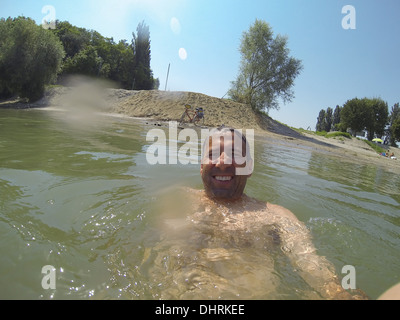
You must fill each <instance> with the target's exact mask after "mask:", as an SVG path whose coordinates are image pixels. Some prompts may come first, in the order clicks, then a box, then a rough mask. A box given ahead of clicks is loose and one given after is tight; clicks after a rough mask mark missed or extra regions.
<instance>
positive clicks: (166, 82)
mask: <svg viewBox="0 0 400 320" xmlns="http://www.w3.org/2000/svg"><path fill="white" fill-rule="evenodd" d="M170 66H171V64H170V63H169V64H168V71H167V81H165V90H164V91H167V84H168V77H169V67H170Z"/></svg>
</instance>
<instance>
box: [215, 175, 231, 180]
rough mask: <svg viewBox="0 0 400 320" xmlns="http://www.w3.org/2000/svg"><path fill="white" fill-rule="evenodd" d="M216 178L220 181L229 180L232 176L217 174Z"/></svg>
mask: <svg viewBox="0 0 400 320" xmlns="http://www.w3.org/2000/svg"><path fill="white" fill-rule="evenodd" d="M215 179H217V180H219V181H229V180H232V177H231V176H215Z"/></svg>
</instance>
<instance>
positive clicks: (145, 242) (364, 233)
mask: <svg viewBox="0 0 400 320" xmlns="http://www.w3.org/2000/svg"><path fill="white" fill-rule="evenodd" d="M152 128H154V126H153V125H151V124H146V123H145V122H144V121H140V120H134V119H123V118H116V117H109V116H101V117H100V116H98V117H87V115H86V116H83V115H82V117H78V118H73V117H70V116H69V115H67V114H65V113H64V112H61V111H49V110H46V111H45V110H0V239H1V241H0V257H1V258H0V298H1V299H158V298H160V297H162V293H163V292H164V291H168V290H170V289H174V287H176V286H179V284H177V283H175V282H173V281H172V280H171V279H168V278H163V277H161V276H157V275H162V272H164V271H165V270H167V266H169V267H170V266H171V264H172V263H173V262H171V261H172V258H171V256H170V255H169V253H170V252H171V250H175V251H176V250H179V248H178V249H177V248H175V247H172V246H169V245H168V243H167V242H163V237H160V233H159V232H158V225H159V221H160V219H161V217H162V213H160V211H159V208H157V206H155V204H156V203H157V199H158V198H157V192H158V191H159V190H163V189H164V188H166V187H170V186H171V185H175V184H178V183H180V184H183V185H185V186H189V187H193V188H197V189H200V188H201V187H202V184H201V180H200V176H199V165H182V164H178V165H161V166H151V165H149V164H148V163H147V161H146V150H147V147H148V146H149V142H146V138H145V137H146V133H147V132H148V130H150V129H152ZM399 189H400V175H399V174H398V173H393V172H389V171H386V170H385V169H384V168H381V167H376V166H375V165H362V164H356V163H350V162H342V161H340V160H339V158H336V157H333V156H331V155H329V154H327V153H321V152H316V151H314V150H313V148H305V147H303V148H299V147H296V145H291V144H289V143H282V142H280V141H274V140H265V139H264V138H260V137H256V141H255V172H254V173H253V176H252V177H251V178H250V179H249V181H248V185H247V187H246V193H247V194H248V195H249V196H252V197H255V198H258V199H260V200H264V201H269V202H272V203H276V204H279V205H282V206H284V207H286V208H288V209H290V210H291V211H292V212H294V213H295V214H296V216H297V217H298V218H299V219H300V220H301V221H303V222H304V223H305V224H306V226H307V227H308V228H309V230H310V232H311V233H312V235H313V239H314V244H315V246H316V247H317V249H318V252H319V254H321V255H324V256H326V257H327V258H328V259H329V260H330V261H331V262H332V263H333V264H334V265H335V267H336V269H337V273H338V274H339V275H341V269H342V267H343V266H344V265H353V266H354V267H355V269H356V284H357V288H360V289H362V290H364V291H365V292H366V293H367V294H368V295H369V296H370V297H371V298H376V297H378V296H379V295H380V294H381V293H382V292H383V291H384V290H386V289H387V288H389V287H390V286H391V285H393V284H395V283H397V282H400V264H399V263H398V261H399V256H400V255H399V250H398V248H400V210H399V209H400V195H399V194H400V192H399V191H400V190H399ZM177 256H179V254H177ZM256 263H262V260H259V261H258V260H257V261H256V260H254V261H253V260H249V261H248V262H246V261H244V262H243V261H242V263H241V264H240V267H241V268H244V269H246V268H256V266H257V265H256ZM46 265H52V266H54V267H55V269H56V272H55V278H56V289H51V288H50V289H47V290H46V289H44V288H43V287H42V279H43V277H44V274H42V273H41V270H42V267H43V266H46ZM157 267H158V269H157ZM154 270H155V271H154ZM215 271H216V272H217V271H220V272H221V270H215ZM225 271H226V272H225V273H226V274H227V277H229V272H230V271H232V270H230V269H229V267H228V270H225ZM228 271H229V272H228ZM285 272H287V274H286V273H285ZM276 273H277V274H278V275H279V277H280V278H281V279H286V280H285V281H283V282H284V284H285V286H286V287H285V288H284V289H282V290H281V294H280V295H276V296H275V298H289V299H291V298H296V299H297V298H300V299H301V298H305V297H304V296H302V295H301V293H298V292H295V291H296V290H295V289H294V288H296V287H301V286H302V284H301V283H300V280H298V279H296V278H295V277H293V275H292V273H291V272H290V271H285V267H282V268H281V269H280V270H278V271H276ZM289 278H290V281H289V280H287V279H289ZM297 282H298V283H297ZM260 283H262V281H261V282H260ZM291 286H293V288H291ZM243 287H244V288H243V290H245V289H246V288H245V287H246V284H243ZM292 291H293V292H292ZM266 297H268V298H274V296H273V295H272V296H271V295H270V296H266Z"/></svg>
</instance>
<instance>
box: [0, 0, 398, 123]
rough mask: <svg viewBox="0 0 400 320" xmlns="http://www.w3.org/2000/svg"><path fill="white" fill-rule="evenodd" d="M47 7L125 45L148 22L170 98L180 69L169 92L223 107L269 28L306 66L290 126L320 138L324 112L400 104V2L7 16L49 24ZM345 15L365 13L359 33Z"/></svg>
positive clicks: (9, 1)
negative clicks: (246, 41) (244, 47)
mask: <svg viewBox="0 0 400 320" xmlns="http://www.w3.org/2000/svg"><path fill="white" fill-rule="evenodd" d="M45 5H51V6H53V7H54V9H55V16H56V19H59V20H62V21H63V20H67V21H69V22H70V23H72V24H73V25H76V26H79V27H84V28H87V29H93V30H96V31H98V32H100V33H101V34H102V35H104V36H107V37H113V38H114V40H115V41H119V40H121V39H126V40H128V41H130V40H131V39H132V32H133V31H136V27H137V25H138V23H139V22H141V21H142V20H144V21H145V22H146V24H147V25H148V26H149V27H150V37H151V50H152V56H151V58H152V59H151V67H152V69H153V72H154V76H155V77H158V78H159V79H160V90H164V88H165V84H166V75H167V69H168V64H171V69H170V75H169V81H168V85H167V90H171V91H194V92H201V93H204V94H207V95H211V96H215V97H219V98H221V97H222V96H224V95H225V94H226V92H227V91H228V89H229V87H230V81H233V80H235V78H236V76H237V73H238V70H239V63H240V54H239V51H238V49H239V45H240V39H241V36H242V33H243V32H244V31H246V30H248V29H249V27H250V25H251V24H253V23H254V21H255V19H261V20H264V21H266V22H268V23H269V24H270V25H271V27H272V29H273V31H274V33H275V34H282V35H286V36H287V37H288V39H289V42H288V47H289V49H290V54H291V55H292V56H294V57H295V58H297V59H300V60H302V62H303V66H304V69H303V71H302V73H301V74H300V76H299V77H298V78H297V79H296V81H295V86H294V88H293V89H294V92H295V98H294V99H293V101H292V102H291V103H288V104H286V105H284V104H283V103H282V104H281V107H280V110H279V111H270V115H271V116H272V117H273V118H274V119H276V120H279V121H281V122H283V123H286V124H288V125H290V126H294V127H298V128H299V127H302V128H305V129H306V128H307V127H311V129H313V130H315V124H316V119H317V116H318V113H319V111H320V110H321V109H326V108H327V107H332V108H334V107H335V106H336V105H343V104H344V103H345V102H346V101H347V100H348V99H351V98H354V97H380V98H382V99H383V100H385V101H387V102H388V105H389V108H390V107H391V106H393V104H394V103H396V102H399V101H400V81H399V71H400V36H399V35H400V22H399V18H398V17H399V14H400V1H399V0H260V1H259V0H246V1H244V0H212V1H211V0H114V1H105V0H96V1H95V0H88V1H84V0H83V1H72V0H70V1H58V0H45V1H41V0H35V1H32V0H25V1H23V0H1V2H0V16H1V17H8V16H11V17H16V16H18V15H24V16H27V17H31V18H33V19H35V20H36V21H37V23H38V24H39V23H41V21H42V19H43V18H44V17H45V16H46V15H47V14H48V12H44V13H42V8H43V7H44V6H45ZM345 5H352V6H353V7H354V8H355V17H356V29H348V30H346V29H343V28H342V19H343V18H344V17H345V16H346V14H343V13H342V8H343V7H344V6H345ZM182 48H183V49H184V50H183V49H182ZM179 52H181V53H182V52H183V53H185V52H186V55H185V54H181V55H179ZM205 107H206V106H205Z"/></svg>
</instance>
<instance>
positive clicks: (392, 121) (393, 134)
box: [389, 103, 400, 147]
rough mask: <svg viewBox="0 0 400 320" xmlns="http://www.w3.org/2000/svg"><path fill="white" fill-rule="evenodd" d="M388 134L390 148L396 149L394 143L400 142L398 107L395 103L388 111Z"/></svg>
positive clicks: (399, 111) (399, 109) (399, 113)
mask: <svg viewBox="0 0 400 320" xmlns="http://www.w3.org/2000/svg"><path fill="white" fill-rule="evenodd" d="M389 132H390V142H391V145H392V147H396V141H400V106H399V103H395V104H394V105H393V107H392V109H391V111H390V116H389Z"/></svg>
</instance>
